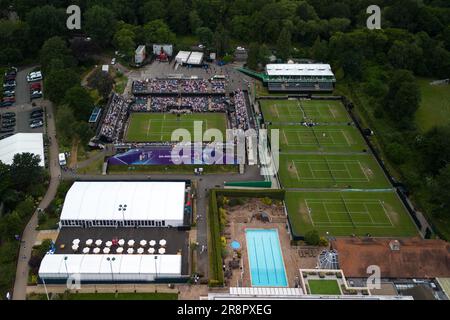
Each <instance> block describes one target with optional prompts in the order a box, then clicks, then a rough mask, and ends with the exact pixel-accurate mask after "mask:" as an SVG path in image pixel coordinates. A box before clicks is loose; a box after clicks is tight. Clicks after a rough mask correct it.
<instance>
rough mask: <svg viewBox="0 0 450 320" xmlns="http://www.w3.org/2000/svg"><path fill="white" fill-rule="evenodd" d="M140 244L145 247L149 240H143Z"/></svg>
mask: <svg viewBox="0 0 450 320" xmlns="http://www.w3.org/2000/svg"><path fill="white" fill-rule="evenodd" d="M139 244H140V245H141V246H143V247H145V246H146V245H147V241H146V240H141V242H139Z"/></svg>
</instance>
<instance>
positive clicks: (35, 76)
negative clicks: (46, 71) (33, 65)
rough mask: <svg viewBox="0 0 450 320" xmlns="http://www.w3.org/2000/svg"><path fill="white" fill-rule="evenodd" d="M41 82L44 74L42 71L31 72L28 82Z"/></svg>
mask: <svg viewBox="0 0 450 320" xmlns="http://www.w3.org/2000/svg"><path fill="white" fill-rule="evenodd" d="M41 80H42V73H41V71H35V72H30V73H29V74H28V75H27V81H28V82H35V81H41Z"/></svg>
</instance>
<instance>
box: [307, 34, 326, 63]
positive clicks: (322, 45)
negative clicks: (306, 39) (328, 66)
mask: <svg viewBox="0 0 450 320" xmlns="http://www.w3.org/2000/svg"><path fill="white" fill-rule="evenodd" d="M311 56H312V57H313V58H314V60H317V61H326V60H327V57H328V44H327V42H326V41H321V40H320V37H317V39H316V41H315V42H314V45H313V46H312V48H311Z"/></svg>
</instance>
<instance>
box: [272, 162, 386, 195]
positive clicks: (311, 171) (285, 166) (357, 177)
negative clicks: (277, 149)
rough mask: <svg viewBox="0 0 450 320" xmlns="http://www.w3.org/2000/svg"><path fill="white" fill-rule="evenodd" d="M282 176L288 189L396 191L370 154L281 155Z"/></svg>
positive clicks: (280, 170)
mask: <svg viewBox="0 0 450 320" xmlns="http://www.w3.org/2000/svg"><path fill="white" fill-rule="evenodd" d="M279 176H280V179H281V183H282V185H283V187H284V188H340V189H355V188H356V189H385V188H386V189H387V188H392V187H391V185H390V184H389V181H388V180H387V178H386V176H385V175H384V173H383V171H382V170H381V168H380V166H379V165H378V163H377V162H376V160H375V159H374V158H373V157H372V155H370V154H361V155H356V154H355V155H330V154H329V155H309V154H308V155H296V154H281V155H280V169H279Z"/></svg>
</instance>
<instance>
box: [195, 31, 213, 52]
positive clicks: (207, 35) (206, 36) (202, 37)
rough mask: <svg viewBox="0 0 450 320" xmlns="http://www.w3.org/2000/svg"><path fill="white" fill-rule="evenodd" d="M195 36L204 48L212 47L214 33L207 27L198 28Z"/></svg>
mask: <svg viewBox="0 0 450 320" xmlns="http://www.w3.org/2000/svg"><path fill="white" fill-rule="evenodd" d="M195 35H196V36H197V37H198V40H199V41H200V43H201V44H203V45H204V46H205V47H206V48H211V47H212V45H213V39H214V33H213V32H212V31H211V29H209V28H207V27H201V28H198V29H197V30H196V31H195Z"/></svg>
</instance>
